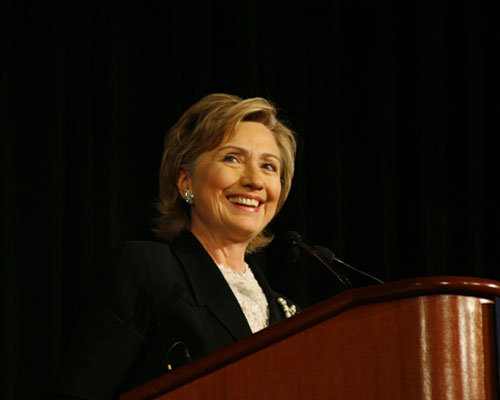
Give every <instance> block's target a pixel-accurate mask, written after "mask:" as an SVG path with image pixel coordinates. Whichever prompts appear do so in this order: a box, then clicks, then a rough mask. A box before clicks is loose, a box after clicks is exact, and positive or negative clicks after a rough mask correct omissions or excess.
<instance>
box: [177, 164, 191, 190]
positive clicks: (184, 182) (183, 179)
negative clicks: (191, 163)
mask: <svg viewBox="0 0 500 400" xmlns="http://www.w3.org/2000/svg"><path fill="white" fill-rule="evenodd" d="M190 188H191V177H190V176H189V174H188V172H187V171H186V169H185V168H184V167H183V166H182V165H181V166H180V168H179V175H178V176H177V190H178V191H179V194H180V195H181V197H182V198H184V191H185V190H186V189H190Z"/></svg>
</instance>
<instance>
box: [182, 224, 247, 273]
mask: <svg viewBox="0 0 500 400" xmlns="http://www.w3.org/2000/svg"><path fill="white" fill-rule="evenodd" d="M191 233H192V234H193V235H194V236H195V237H196V238H197V239H198V240H199V242H200V243H201V245H202V246H203V248H204V249H205V250H206V251H207V253H208V254H210V257H212V259H213V260H214V261H215V263H216V264H224V266H226V267H228V268H231V269H232V270H233V271H236V272H245V269H246V266H245V251H246V248H247V245H248V242H238V241H232V240H230V239H227V238H221V237H219V236H217V235H215V234H213V233H212V232H207V231H201V230H199V229H193V228H192V229H191Z"/></svg>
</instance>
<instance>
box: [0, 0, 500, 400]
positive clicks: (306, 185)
mask: <svg viewBox="0 0 500 400" xmlns="http://www.w3.org/2000/svg"><path fill="white" fill-rule="evenodd" d="M493 3H494V2H493V1H492V2H484V3H481V2H478V1H472V0H468V1H465V0H464V1H453V2H452V1H434V2H432V3H426V2H421V1H410V2H400V1H395V0H394V1H390V0H385V1H377V2H375V1H367V0H354V1H352V0H336V1H331V2H328V3H327V2H325V3H321V2H315V1H307V2H298V3H296V4H295V5H294V4H292V2H286V3H283V4H280V3H278V2H276V1H268V2H253V1H248V2H242V3H241V4H238V2H221V1H200V2H191V1H159V0H156V1H139V0H135V1H134V0H122V1H113V0H103V1H101V2H99V3H97V2H96V5H93V3H91V2H79V1H72V2H69V1H68V2H64V1H48V2H35V1H10V2H9V1H7V2H2V5H1V6H0V7H1V9H0V30H1V31H0V37H1V41H2V50H1V51H2V53H1V78H0V79H1V102H2V103H1V127H0V129H1V139H0V140H1V142H0V143H1V153H0V165H1V186H0V190H1V197H0V198H1V204H0V212H1V217H0V218H1V226H2V228H1V229H2V240H1V251H0V257H1V259H0V268H1V271H0V273H1V275H0V282H1V287H0V289H1V290H0V296H1V297H0V300H1V303H0V304H1V315H0V318H1V323H2V326H1V335H2V336H1V337H0V343H1V348H0V352H1V353H0V355H1V365H2V370H1V381H0V397H1V398H2V399H17V398H20V399H24V398H39V397H40V395H42V397H43V396H44V395H45V394H47V393H48V392H49V390H50V382H51V377H52V375H53V374H54V371H56V367H57V365H58V362H59V359H60V355H61V350H62V348H63V346H64V343H65V341H66V339H67V336H68V331H69V330H70V328H71V323H72V319H73V315H74V311H75V310H76V309H77V305H78V300H79V299H80V296H81V294H82V292H83V290H84V288H85V279H86V278H87V276H88V275H89V274H90V273H91V272H92V270H93V268H94V266H95V263H96V260H97V259H98V258H99V257H100V256H101V255H102V253H103V252H104V251H105V250H106V249H108V248H110V247H111V246H113V245H115V244H117V243H118V242H120V241H122V240H126V239H152V238H153V237H154V236H153V234H152V233H151V230H150V228H151V226H152V223H151V219H152V218H153V217H154V215H155V210H154V207H153V202H154V200H155V196H156V195H157V179H158V175H157V170H158V167H159V162H160V156H161V152H162V143H163V138H164V134H165V133H166V131H167V129H168V128H169V127H170V126H171V125H172V124H173V123H174V122H175V121H176V120H177V119H178V118H179V116H180V115H181V113H182V112H183V111H184V110H185V109H186V108H187V107H188V106H189V105H191V104H192V103H194V102H195V101H197V100H198V99H200V98H201V97H202V96H204V95H206V94H209V93H212V92H227V93H232V94H238V95H240V96H243V97H251V96H262V97H266V98H268V99H270V100H272V101H273V102H275V103H276V104H277V105H278V106H279V108H280V109H281V116H282V117H284V118H286V119H287V120H288V121H289V122H290V125H291V127H292V128H293V129H294V130H295V131H296V132H298V134H299V136H300V147H299V152H298V159H297V164H296V167H297V170H296V176H295V179H294V185H293V188H292V194H291V195H290V197H289V200H288V202H287V204H286V206H285V208H284V209H283V210H282V212H281V213H280V215H279V216H278V217H277V219H276V220H275V221H274V222H273V224H272V225H273V230H274V232H276V234H277V237H279V236H280V233H281V232H283V231H284V230H286V229H294V230H296V231H299V232H300V233H301V234H302V235H303V237H304V239H305V240H306V241H308V242H309V243H314V244H321V245H323V246H326V247H329V248H331V249H332V250H334V251H335V252H336V254H337V255H338V256H339V257H340V258H342V259H344V260H346V261H348V262H349V263H351V264H353V265H355V266H357V267H358V268H362V269H364V270H366V271H367V272H370V273H372V274H374V275H377V276H378V277H380V278H382V279H383V280H385V281H394V280H398V279H403V278H409V277H418V276H429V275H443V274H444V275H467V276H475V277H483V278H491V279H500V272H499V271H498V267H499V260H500V256H499V250H498V241H499V229H498V226H499V223H500V221H499V219H500V218H499V212H498V208H497V207H498V197H497V194H496V192H497V187H498V176H497V175H498V167H497V159H496V158H497V157H496V155H497V153H498V147H497V146H496V140H495V139H496V135H497V134H498V131H499V129H498V122H497V120H498V117H499V114H500V113H499V111H500V101H499V88H500V85H499V78H498V75H499V70H500V69H499V67H500V63H499V62H498V61H499V56H498V48H499V43H500V41H499V39H500V34H499V32H500V30H499V29H498V27H497V25H498V14H497V13H496V9H493V6H492V4H493ZM281 256H282V255H281V250H280V246H279V240H277V241H276V243H275V244H274V245H273V246H272V247H271V248H270V249H269V250H268V251H267V252H266V253H264V254H261V255H259V257H260V259H261V262H262V264H263V266H264V267H265V268H266V270H267V272H268V275H269V277H270V280H271V281H272V283H273V284H274V286H275V287H277V288H278V289H281V290H285V291H286V292H287V294H289V295H290V296H292V297H294V298H295V299H296V300H297V301H298V302H299V303H300V304H302V305H303V306H304V307H307V306H308V305H311V304H313V303H315V302H317V301H320V300H321V299H323V298H325V297H327V296H329V295H331V294H332V293H333V291H334V290H333V289H332V288H333V287H334V286H335V285H334V283H333V281H334V279H333V278H332V277H330V276H329V275H328V274H327V272H324V271H323V270H322V269H321V268H322V267H321V266H320V265H316V263H315V262H314V261H312V260H310V259H308V258H307V257H304V256H301V257H300V258H299V261H298V263H296V264H293V265H287V264H286V263H283V262H281V261H280V260H281V259H282V257H281ZM280 257H281V258H280Z"/></svg>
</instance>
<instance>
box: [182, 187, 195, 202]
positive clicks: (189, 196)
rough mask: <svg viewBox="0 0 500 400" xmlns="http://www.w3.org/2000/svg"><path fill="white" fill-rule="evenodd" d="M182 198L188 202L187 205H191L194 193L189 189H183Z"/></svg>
mask: <svg viewBox="0 0 500 400" xmlns="http://www.w3.org/2000/svg"><path fill="white" fill-rule="evenodd" d="M184 200H186V203H188V204H189V205H192V204H193V203H194V194H193V193H191V190H189V189H186V190H184Z"/></svg>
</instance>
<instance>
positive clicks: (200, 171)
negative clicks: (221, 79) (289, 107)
mask: <svg viewBox="0 0 500 400" xmlns="http://www.w3.org/2000/svg"><path fill="white" fill-rule="evenodd" d="M280 168H281V163H280V153H279V149H278V146H277V144H276V141H275V139H274V136H273V134H272V133H271V131H270V130H269V129H268V128H267V127H265V126H264V125H263V124H261V123H258V122H241V123H240V124H239V125H238V128H237V129H236V131H235V133H234V135H233V136H232V137H231V138H230V139H228V140H226V141H223V142H222V143H221V144H220V145H219V146H217V148H215V149H214V150H212V151H208V152H206V153H203V154H202V155H201V156H200V158H199V160H198V163H197V164H196V167H195V169H194V171H193V173H192V174H189V173H188V172H187V171H185V170H184V169H182V170H181V171H180V175H179V179H178V182H177V186H178V189H179V191H180V193H181V195H182V196H184V190H185V189H190V190H191V192H192V193H193V194H194V196H195V199H194V204H193V205H192V206H191V226H190V228H191V231H192V232H193V234H194V235H195V236H197V237H198V238H200V237H207V236H208V237H210V238H211V240H216V241H221V240H222V241H231V242H241V243H248V242H249V241H250V240H251V239H253V238H254V237H255V236H256V235H257V234H258V233H259V232H261V231H262V230H263V229H264V228H265V227H266V225H267V224H268V223H269V222H270V221H271V219H272V218H273V217H274V215H275V214H276V208H277V204H278V199H279V196H280V192H281V181H280Z"/></svg>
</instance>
